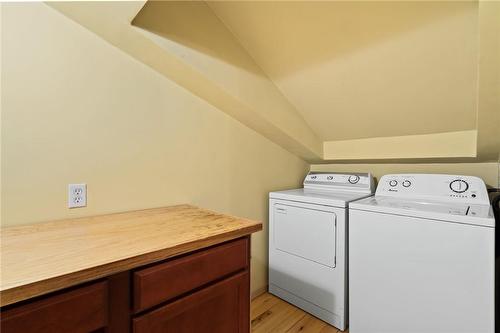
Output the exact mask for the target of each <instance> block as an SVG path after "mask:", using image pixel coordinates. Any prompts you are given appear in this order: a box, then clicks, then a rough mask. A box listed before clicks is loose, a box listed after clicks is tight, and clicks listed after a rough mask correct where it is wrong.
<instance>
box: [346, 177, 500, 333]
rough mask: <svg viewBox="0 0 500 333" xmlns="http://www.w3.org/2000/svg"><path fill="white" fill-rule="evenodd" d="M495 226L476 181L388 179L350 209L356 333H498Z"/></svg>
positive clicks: (352, 316) (352, 327) (481, 185)
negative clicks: (495, 297)
mask: <svg viewBox="0 0 500 333" xmlns="http://www.w3.org/2000/svg"><path fill="white" fill-rule="evenodd" d="M494 242H495V220H494V218H493V213H492V209H491V207H490V204H489V199H488V194H487V190H486V186H485V184H484V182H483V181H482V180H481V179H479V178H477V177H469V176H453V175H424V174H399V175H386V176H383V177H382V178H381V180H380V182H379V184H378V187H377V191H376V194H375V196H374V197H371V198H369V199H364V200H360V201H357V202H354V203H352V204H350V209H349V288H350V291H349V292H350V294H349V318H350V319H349V323H350V324H349V325H350V327H349V331H350V332H351V333H391V332H392V333H458V332H463V333H493V332H494V272H495V265H494V260H495V244H494Z"/></svg>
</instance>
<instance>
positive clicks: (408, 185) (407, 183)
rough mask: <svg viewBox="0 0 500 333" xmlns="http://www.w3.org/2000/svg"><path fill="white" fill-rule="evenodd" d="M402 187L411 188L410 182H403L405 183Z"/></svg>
mask: <svg viewBox="0 0 500 333" xmlns="http://www.w3.org/2000/svg"><path fill="white" fill-rule="evenodd" d="M403 186H404V187H410V186H411V182H410V181H409V180H405V181H404V182H403Z"/></svg>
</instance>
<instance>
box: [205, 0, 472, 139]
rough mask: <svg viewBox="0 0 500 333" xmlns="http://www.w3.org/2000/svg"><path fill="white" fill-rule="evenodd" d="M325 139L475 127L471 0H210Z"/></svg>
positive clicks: (224, 20)
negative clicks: (372, 0) (463, 0)
mask: <svg viewBox="0 0 500 333" xmlns="http://www.w3.org/2000/svg"><path fill="white" fill-rule="evenodd" d="M209 5H210V7H211V8H212V9H213V10H214V11H215V13H216V14H217V16H218V17H219V18H220V19H221V20H222V21H223V22H224V23H225V24H226V25H227V26H228V27H229V29H230V30H231V31H232V32H233V33H234V34H235V35H236V37H237V38H238V40H239V41H240V42H241V43H242V45H243V46H244V47H245V49H246V50H247V51H248V52H249V54H250V55H251V56H252V57H253V58H254V59H255V61H256V62H257V63H258V64H259V66H260V67H262V68H263V70H264V72H266V74H267V75H268V76H269V77H270V78H271V80H272V81H273V82H274V83H275V84H276V85H277V86H278V87H279V88H280V90H281V91H282V92H283V94H284V95H285V96H286V97H287V98H288V99H289V100H290V101H291V102H292V104H293V105H295V107H296V108H297V110H298V111H299V112H300V113H301V114H302V116H303V117H304V119H305V120H306V121H307V122H308V123H309V125H310V126H311V127H312V129H313V130H314V131H315V132H316V133H317V134H318V135H319V137H320V138H321V139H322V140H323V141H332V140H348V139H361V138H372V137H387V136H389V137H391V136H401V135H415V134H431V133H440V132H454V131H464V130H473V129H475V127H476V104H477V100H476V93H477V92H476V86H477V56H478V29H477V24H478V16H477V8H478V4H477V3H474V2H404V1H401V2H378V1H377V2H356V1H353V2H348V1H347V2H346V1H339V2H334V1H325V2H314V1H313V2H309V1H298V2H282V1H276V2H275V1H272V2H266V1H242V2H239V1H221V2H219V1H217V2H215V1H214V2H209Z"/></svg>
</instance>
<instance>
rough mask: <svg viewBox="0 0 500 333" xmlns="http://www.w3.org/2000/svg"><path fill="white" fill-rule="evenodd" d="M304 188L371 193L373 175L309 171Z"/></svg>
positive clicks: (372, 189)
mask: <svg viewBox="0 0 500 333" xmlns="http://www.w3.org/2000/svg"><path fill="white" fill-rule="evenodd" d="M304 188H305V189H314V190H323V191H329V190H335V191H338V190H345V191H349V190H351V191H367V192H369V193H373V191H374V189H375V187H374V182H373V177H372V176H371V174H369V173H336V172H318V171H311V172H309V173H308V174H307V176H306V178H305V179H304Z"/></svg>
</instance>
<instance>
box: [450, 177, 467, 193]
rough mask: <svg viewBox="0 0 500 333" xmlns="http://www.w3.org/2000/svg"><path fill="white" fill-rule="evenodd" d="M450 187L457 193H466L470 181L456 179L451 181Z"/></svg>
mask: <svg viewBox="0 0 500 333" xmlns="http://www.w3.org/2000/svg"><path fill="white" fill-rule="evenodd" d="M450 189H451V190H452V191H453V192H455V193H464V192H465V191H467V190H468V189H469V183H467V182H466V181H465V180H462V179H455V180H454V181H452V182H451V183H450Z"/></svg>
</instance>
